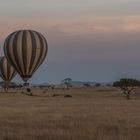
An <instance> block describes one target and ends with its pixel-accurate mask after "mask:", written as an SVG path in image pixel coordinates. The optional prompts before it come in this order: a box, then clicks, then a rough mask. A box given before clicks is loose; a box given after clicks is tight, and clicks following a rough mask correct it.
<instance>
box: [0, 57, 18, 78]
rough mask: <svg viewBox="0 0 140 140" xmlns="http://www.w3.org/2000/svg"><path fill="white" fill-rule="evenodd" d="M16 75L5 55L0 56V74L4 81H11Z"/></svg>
mask: <svg viewBox="0 0 140 140" xmlns="http://www.w3.org/2000/svg"><path fill="white" fill-rule="evenodd" d="M15 75H16V70H15V69H14V68H13V67H12V66H11V65H10V64H9V62H8V61H7V59H6V57H1V58H0V76H1V78H2V79H3V80H4V81H11V80H12V78H13V77H14V76H15Z"/></svg>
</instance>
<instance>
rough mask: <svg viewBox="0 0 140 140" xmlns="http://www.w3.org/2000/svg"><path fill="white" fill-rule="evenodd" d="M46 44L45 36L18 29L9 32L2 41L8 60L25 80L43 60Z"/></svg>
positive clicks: (46, 48) (45, 53)
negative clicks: (3, 41)
mask: <svg viewBox="0 0 140 140" xmlns="http://www.w3.org/2000/svg"><path fill="white" fill-rule="evenodd" d="M47 50H48V45H47V41H46V39H45V37H44V36H43V35H42V34H40V33H39V32H36V31H32V30H20V31H16V32H13V33H12V34H10V35H9V36H8V37H7V38H6V40H5V43H4V53H5V56H6V58H7V60H8V62H9V63H10V64H11V65H12V66H13V67H14V68H15V69H16V71H17V72H18V73H19V75H20V76H21V77H22V79H23V80H24V81H27V80H28V79H29V78H31V76H32V75H33V73H34V72H35V71H36V70H37V69H38V67H39V66H40V65H41V64H42V62H43V61H44V59H45V57H46V55H47Z"/></svg>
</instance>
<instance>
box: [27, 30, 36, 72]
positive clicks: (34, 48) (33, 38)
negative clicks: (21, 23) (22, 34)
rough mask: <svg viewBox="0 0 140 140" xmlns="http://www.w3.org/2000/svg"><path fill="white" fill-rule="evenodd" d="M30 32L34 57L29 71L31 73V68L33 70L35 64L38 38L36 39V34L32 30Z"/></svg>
mask: <svg viewBox="0 0 140 140" xmlns="http://www.w3.org/2000/svg"><path fill="white" fill-rule="evenodd" d="M29 32H30V35H31V40H32V57H31V63H30V67H29V73H31V70H32V67H33V64H34V60H35V56H36V51H37V45H36V39H35V36H34V34H33V33H32V32H31V31H29Z"/></svg>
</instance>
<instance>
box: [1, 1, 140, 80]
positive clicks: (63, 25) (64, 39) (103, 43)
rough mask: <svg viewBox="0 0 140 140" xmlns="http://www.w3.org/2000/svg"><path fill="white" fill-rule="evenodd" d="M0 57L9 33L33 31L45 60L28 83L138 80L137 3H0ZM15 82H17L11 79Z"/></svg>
mask: <svg viewBox="0 0 140 140" xmlns="http://www.w3.org/2000/svg"><path fill="white" fill-rule="evenodd" d="M0 3H1V4H0V17H1V18H0V25H1V26H0V44H1V48H0V54H1V55H3V43H4V40H5V38H6V37H7V36H8V35H9V34H10V33H11V32H13V31H16V30H20V29H33V30H37V31H39V32H41V33H42V34H43V35H44V36H45V37H46V39H47V41H48V49H49V50H48V56H47V58H46V60H45V62H44V63H43V65H41V67H40V68H39V69H38V70H37V72H36V73H35V74H34V75H33V77H32V78H31V79H30V82H33V83H43V82H50V83H53V82H54V83H56V82H59V81H61V80H62V79H64V78H65V77H71V78H72V79H73V80H81V81H97V82H102V81H103V82H104V81H107V82H108V81H114V80H118V79H119V78H121V77H133V78H138V79H140V62H139V61H140V55H139V52H140V1H139V0H104V1H103V0H51V1H50V0H24V1H23V0H22V1H21V0H12V1H9V0H0ZM15 81H21V80H20V78H18V77H17V78H15Z"/></svg>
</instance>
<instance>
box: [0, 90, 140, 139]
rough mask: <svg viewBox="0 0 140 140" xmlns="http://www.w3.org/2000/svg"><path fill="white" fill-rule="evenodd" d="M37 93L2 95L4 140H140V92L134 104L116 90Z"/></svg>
mask: <svg viewBox="0 0 140 140" xmlns="http://www.w3.org/2000/svg"><path fill="white" fill-rule="evenodd" d="M33 93H34V96H26V95H21V94H20V93H7V94H6V93H0V140H139V139H140V95H139V94H140V92H139V90H137V91H136V93H135V94H133V96H132V99H131V100H126V99H125V97H123V95H122V94H121V93H120V92H119V91H117V90H116V89H113V88H96V89H70V90H68V91H67V90H60V89H55V90H53V91H52V90H48V91H46V93H43V92H42V90H39V89H34V90H33ZM52 94H57V95H59V96H55V97H52ZM65 94H71V95H72V98H64V95H65Z"/></svg>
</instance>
